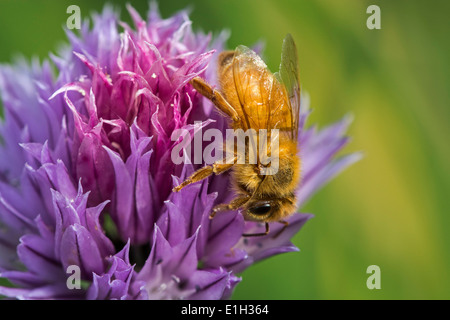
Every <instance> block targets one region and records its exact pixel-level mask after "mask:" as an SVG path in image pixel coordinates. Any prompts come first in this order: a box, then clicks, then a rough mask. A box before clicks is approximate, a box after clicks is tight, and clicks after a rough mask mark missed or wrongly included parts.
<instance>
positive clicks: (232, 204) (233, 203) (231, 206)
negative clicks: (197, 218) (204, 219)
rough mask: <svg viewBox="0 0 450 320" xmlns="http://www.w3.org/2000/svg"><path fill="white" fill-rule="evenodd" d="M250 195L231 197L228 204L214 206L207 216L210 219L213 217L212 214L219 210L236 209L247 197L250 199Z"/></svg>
mask: <svg viewBox="0 0 450 320" xmlns="http://www.w3.org/2000/svg"><path fill="white" fill-rule="evenodd" d="M250 198H251V197H250V195H244V196H242V197H238V198H235V199H233V200H232V201H231V202H230V203H228V204H225V203H224V204H219V205H217V206H215V207H214V208H213V210H212V212H211V214H210V215H209V218H210V219H212V218H214V216H215V215H216V213H217V212H220V211H231V210H237V209H239V208H240V207H242V206H243V205H244V204H245V203H246V202H247V201H248V200H249V199H250Z"/></svg>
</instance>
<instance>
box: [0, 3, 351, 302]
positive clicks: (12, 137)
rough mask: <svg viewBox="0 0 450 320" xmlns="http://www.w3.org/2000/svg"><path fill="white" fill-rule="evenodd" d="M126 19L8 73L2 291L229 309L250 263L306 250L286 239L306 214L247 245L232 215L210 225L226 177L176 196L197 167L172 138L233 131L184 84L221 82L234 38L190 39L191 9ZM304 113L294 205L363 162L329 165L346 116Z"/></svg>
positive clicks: (1, 152) (110, 20) (83, 33)
mask: <svg viewBox="0 0 450 320" xmlns="http://www.w3.org/2000/svg"><path fill="white" fill-rule="evenodd" d="M128 10H129V12H130V14H131V16H132V19H133V22H134V26H133V27H131V26H128V25H126V24H124V23H121V22H119V21H118V17H117V14H116V13H115V12H114V11H113V10H112V9H111V8H109V7H106V8H105V9H104V11H103V12H102V13H101V14H99V15H94V16H93V26H92V27H90V26H89V24H88V23H87V22H86V23H85V24H83V25H82V28H81V30H80V32H79V33H78V35H76V34H74V33H72V32H70V31H67V36H68V39H69V42H70V44H69V46H68V47H67V48H65V49H64V50H62V51H61V52H60V53H59V54H58V55H51V56H50V58H51V61H45V62H43V63H42V64H40V63H39V62H36V61H34V62H33V63H32V64H31V65H29V64H27V63H25V62H19V63H17V64H16V65H14V66H1V67H0V94H1V98H2V102H3V106H4V115H5V116H4V120H3V121H2V122H1V123H0V134H1V136H2V143H1V144H0V277H3V278H6V279H8V280H9V281H10V282H11V284H12V286H4V287H0V295H5V296H8V297H12V298H20V299H68V298H72V299H223V298H228V297H230V296H231V294H232V292H233V289H234V287H235V286H236V284H238V283H239V282H240V281H241V278H239V277H238V276H237V275H238V273H239V272H241V271H243V270H244V269H246V268H247V267H248V266H250V265H252V264H253V263H254V262H256V261H259V260H261V259H265V258H267V257H270V256H273V255H275V254H279V253H283V252H288V251H296V250H298V249H297V248H296V247H295V246H294V245H293V244H292V243H291V241H290V239H291V237H292V236H293V235H294V234H295V233H297V232H298V231H299V229H300V228H301V227H302V226H303V225H304V223H305V222H306V221H307V220H308V219H309V218H311V215H309V214H300V213H296V214H294V215H293V216H291V217H290V218H289V226H288V227H287V228H286V230H284V231H283V232H282V233H281V234H280V235H279V236H278V237H273V236H272V235H271V234H269V235H268V236H264V237H255V238H244V237H242V234H243V233H252V232H253V233H254V232H255V231H257V230H259V229H260V228H261V226H260V225H259V224H257V223H251V222H245V221H244V219H243V216H242V214H241V213H239V212H237V211H230V212H223V213H220V214H218V215H217V216H216V217H215V218H214V219H212V220H211V219H209V214H210V213H211V210H212V208H213V207H214V206H215V205H217V204H219V203H224V202H226V201H227V200H230V199H231V197H232V194H230V192H229V182H230V181H229V180H230V178H229V176H228V175H227V174H223V175H220V176H214V177H211V178H209V179H205V180H203V181H201V182H198V183H195V184H192V185H189V186H188V187H186V188H185V189H183V190H182V191H181V192H179V193H173V192H172V191H171V190H172V188H173V187H174V186H176V185H178V184H179V183H180V182H181V181H183V180H184V179H185V178H186V177H188V176H189V175H190V174H192V172H194V170H196V169H197V168H198V166H195V165H192V164H190V163H182V164H175V163H173V162H172V160H171V152H172V150H173V148H174V147H175V146H177V145H178V144H179V143H180V140H176V141H173V139H172V134H173V133H174V132H175V131H176V130H177V129H184V130H185V132H188V133H189V134H190V135H189V136H193V135H194V134H195V133H196V132H197V131H199V130H201V129H202V128H211V127H214V128H218V129H220V130H224V129H225V128H226V121H225V120H224V119H223V117H221V116H220V115H218V114H217V113H216V112H214V108H213V106H212V104H211V103H210V102H209V101H208V100H206V99H204V98H203V97H202V96H200V95H199V94H198V93H197V92H196V91H195V90H194V89H193V88H192V86H191V85H190V84H189V81H190V80H191V79H193V78H194V77H196V76H200V77H202V78H204V79H206V80H207V81H208V82H209V83H216V78H215V69H216V68H215V63H216V62H215V61H216V52H220V51H222V50H223V49H224V42H225V38H226V34H225V33H222V34H220V35H219V36H218V37H216V39H215V40H214V41H212V39H211V35H209V34H208V35H204V34H201V33H195V32H193V31H192V28H191V21H190V20H189V19H188V16H187V13H186V12H185V11H182V12H180V13H178V14H176V15H174V16H173V17H170V18H168V19H162V18H161V17H160V16H159V13H158V10H157V8H156V6H155V5H153V6H152V7H151V9H150V12H149V14H148V17H147V19H145V20H144V19H142V18H141V17H140V16H139V14H138V13H137V12H136V11H135V10H134V9H133V8H132V7H128ZM119 27H122V28H123V31H122V32H120V31H119ZM51 64H54V66H56V69H57V75H56V77H55V76H54V75H53V74H52V71H51V70H52V67H51ZM308 104H309V102H308V101H307V100H306V99H304V100H303V101H302V110H301V114H300V125H299V130H300V132H299V143H300V146H299V149H300V150H301V157H302V163H303V168H302V172H303V180H302V183H301V185H300V187H299V189H298V191H297V198H298V199H299V203H298V204H299V205H301V204H303V203H304V202H305V201H306V200H307V199H308V198H309V197H310V196H311V195H312V194H313V193H314V192H315V191H317V190H318V189H319V188H320V187H321V186H322V185H324V184H325V183H326V182H327V181H329V180H330V179H331V178H333V177H334V176H335V175H336V174H337V173H339V172H340V171H342V170H343V169H344V168H346V167H347V166H349V165H350V164H352V163H353V162H355V161H357V160H358V159H359V157H360V155H359V154H351V155H348V156H344V157H341V158H338V159H335V158H334V157H335V154H336V153H337V152H338V151H339V150H341V149H342V147H343V146H344V145H345V144H346V143H347V142H348V138H347V137H345V136H344V134H345V131H346V128H347V126H348V124H349V121H348V120H349V119H348V118H345V119H344V120H342V121H340V122H338V123H336V124H334V125H331V126H330V127H328V128H325V129H322V130H316V129H315V128H309V129H307V128H305V127H304V124H305V121H306V118H307V116H308V114H309V111H308V108H307V105H308ZM195 121H199V122H200V123H199V124H197V125H194V122H195ZM281 227H282V225H281V224H280V225H279V226H278V225H275V224H274V226H273V227H272V231H273V232H274V233H276V232H277V230H280V229H281ZM71 270H74V271H73V272H74V273H72V271H71ZM72 280H73V281H75V285H74V286H71V285H69V284H70V283H69V282H70V281H72ZM76 281H78V284H80V283H81V284H82V285H79V286H77V282H76Z"/></svg>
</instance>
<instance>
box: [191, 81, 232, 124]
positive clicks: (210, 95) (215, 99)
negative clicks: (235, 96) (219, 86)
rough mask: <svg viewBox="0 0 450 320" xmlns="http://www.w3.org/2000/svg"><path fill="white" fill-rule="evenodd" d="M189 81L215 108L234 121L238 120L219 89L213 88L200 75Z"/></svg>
mask: <svg viewBox="0 0 450 320" xmlns="http://www.w3.org/2000/svg"><path fill="white" fill-rule="evenodd" d="M190 83H191V85H192V86H193V87H194V89H195V90H197V92H198V93H200V94H201V95H202V96H204V97H206V98H207V99H209V100H211V102H212V103H213V104H214V105H215V106H216V108H217V109H219V110H220V111H222V112H223V113H225V114H226V115H227V116H229V117H230V118H231V120H233V121H234V122H239V121H240V118H239V115H238V113H237V111H236V110H235V109H234V108H233V107H232V106H231V105H230V104H229V103H228V101H227V100H225V98H224V97H223V96H222V94H221V93H220V92H219V91H217V90H215V89H213V88H212V87H211V86H210V85H209V84H208V83H207V82H206V81H205V80H203V79H202V78H200V77H195V78H194V79H192V80H191V82H190Z"/></svg>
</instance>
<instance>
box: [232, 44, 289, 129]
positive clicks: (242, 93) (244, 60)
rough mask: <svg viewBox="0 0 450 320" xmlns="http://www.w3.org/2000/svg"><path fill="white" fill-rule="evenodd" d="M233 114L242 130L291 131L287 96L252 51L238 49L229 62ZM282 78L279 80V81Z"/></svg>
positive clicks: (243, 47) (277, 80)
mask: <svg viewBox="0 0 450 320" xmlns="http://www.w3.org/2000/svg"><path fill="white" fill-rule="evenodd" d="M232 72H233V80H234V85H235V90H236V95H237V103H236V104H238V106H235V109H236V111H237V112H238V113H239V116H240V117H241V120H242V126H243V127H244V129H249V128H252V129H256V130H258V129H267V130H270V129H279V130H280V131H288V132H289V133H290V132H291V131H292V128H291V126H292V123H293V119H292V112H291V110H290V104H289V99H288V93H287V91H286V89H285V88H284V85H283V84H281V83H280V80H279V79H277V77H276V75H274V74H272V73H271V72H270V71H269V70H268V69H267V66H266V64H265V63H264V61H263V60H262V59H261V58H260V57H259V56H258V55H257V54H256V53H255V52H254V51H252V50H250V49H249V48H247V47H245V46H238V47H237V48H236V50H235V53H234V57H233V61H232ZM280 79H281V78H280Z"/></svg>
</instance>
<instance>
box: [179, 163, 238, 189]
mask: <svg viewBox="0 0 450 320" xmlns="http://www.w3.org/2000/svg"><path fill="white" fill-rule="evenodd" d="M232 166H234V163H231V164H228V163H223V164H222V163H220V164H219V163H213V164H212V165H209V166H205V167H203V168H200V169H198V170H197V171H195V172H194V173H193V174H192V175H191V176H190V177H189V178H187V179H186V180H184V181H183V182H182V183H181V184H180V185H178V186H176V187H175V188H173V189H172V191H173V192H178V191H180V190H181V189H183V188H184V187H186V186H187V185H190V184H191V183H194V182H197V181H200V180H203V179H205V178H207V177H209V176H210V175H212V174H213V173H214V174H216V175H218V174H221V173H223V172H225V171H227V170H229V169H230V168H231V167H232Z"/></svg>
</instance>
